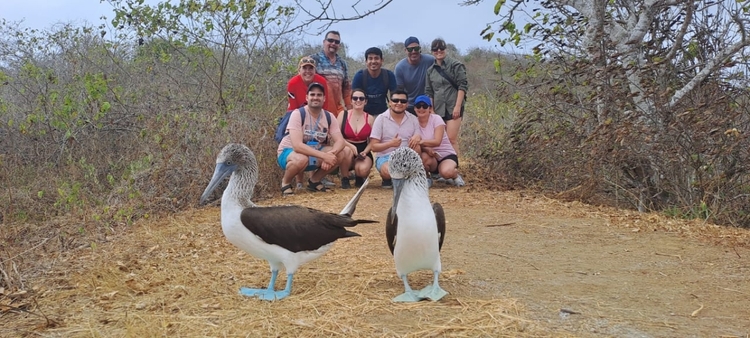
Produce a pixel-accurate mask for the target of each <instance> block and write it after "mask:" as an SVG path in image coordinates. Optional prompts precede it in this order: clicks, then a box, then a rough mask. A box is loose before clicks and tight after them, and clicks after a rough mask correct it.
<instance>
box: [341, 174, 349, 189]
mask: <svg viewBox="0 0 750 338" xmlns="http://www.w3.org/2000/svg"><path fill="white" fill-rule="evenodd" d="M351 188H352V184H351V183H349V177H344V178H342V179H341V189H351Z"/></svg>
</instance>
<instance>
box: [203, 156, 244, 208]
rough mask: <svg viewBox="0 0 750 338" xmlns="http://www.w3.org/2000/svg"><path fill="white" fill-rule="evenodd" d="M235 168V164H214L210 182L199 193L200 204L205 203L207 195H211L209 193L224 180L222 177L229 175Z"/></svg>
mask: <svg viewBox="0 0 750 338" xmlns="http://www.w3.org/2000/svg"><path fill="white" fill-rule="evenodd" d="M235 169H237V165H236V164H226V163H223V162H222V163H217V164H216V169H215V170H214V176H213V177H211V182H209V183H208V186H207V187H206V190H204V191H203V195H201V204H203V203H206V200H207V199H208V196H211V193H212V192H213V191H214V190H215V189H216V187H218V186H219V183H221V181H222V180H224V177H227V176H229V175H231V174H232V173H233V172H234V170H235Z"/></svg>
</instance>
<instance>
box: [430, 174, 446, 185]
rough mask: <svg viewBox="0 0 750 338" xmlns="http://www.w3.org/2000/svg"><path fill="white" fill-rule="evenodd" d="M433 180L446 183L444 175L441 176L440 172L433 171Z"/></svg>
mask: <svg viewBox="0 0 750 338" xmlns="http://www.w3.org/2000/svg"><path fill="white" fill-rule="evenodd" d="M432 180H433V181H435V182H438V183H445V179H444V178H443V176H440V174H438V173H432Z"/></svg>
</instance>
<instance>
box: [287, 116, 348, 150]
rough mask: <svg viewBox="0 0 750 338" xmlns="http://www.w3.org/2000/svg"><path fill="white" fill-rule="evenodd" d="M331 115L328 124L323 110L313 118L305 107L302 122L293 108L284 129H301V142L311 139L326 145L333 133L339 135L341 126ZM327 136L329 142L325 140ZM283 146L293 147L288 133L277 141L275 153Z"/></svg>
mask: <svg viewBox="0 0 750 338" xmlns="http://www.w3.org/2000/svg"><path fill="white" fill-rule="evenodd" d="M305 107H307V106H305ZM329 114H330V115H331V125H330V126H329V125H328V120H327V119H326V117H325V115H324V111H321V113H320V115H318V117H317V118H314V117H313V116H312V114H310V110H309V109H307V108H305V124H304V125H303V124H302V121H301V118H300V113H299V109H295V110H294V111H293V112H292V115H291V116H290V117H289V123H288V124H287V126H286V130H302V142H305V143H307V142H309V141H310V140H312V139H315V140H316V141H318V143H319V144H321V145H328V144H329V143H331V142H332V140H331V139H332V138H333V137H334V136H335V135H341V127H339V122H338V121H337V120H336V116H334V115H333V114H331V113H329ZM326 138H328V142H329V143H325V142H326ZM284 148H293V146H292V138H291V137H290V136H289V135H286V136H284V138H283V139H281V142H280V143H279V148H278V149H276V153H277V154H281V152H282V151H284Z"/></svg>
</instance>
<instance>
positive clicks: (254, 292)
mask: <svg viewBox="0 0 750 338" xmlns="http://www.w3.org/2000/svg"><path fill="white" fill-rule="evenodd" d="M278 275H279V270H271V280H270V281H269V282H268V287H267V288H265V289H251V288H246V287H241V288H240V294H241V295H243V296H247V297H255V296H258V295H260V294H263V293H267V292H269V291H270V292H273V289H274V285H276V277H278Z"/></svg>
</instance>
